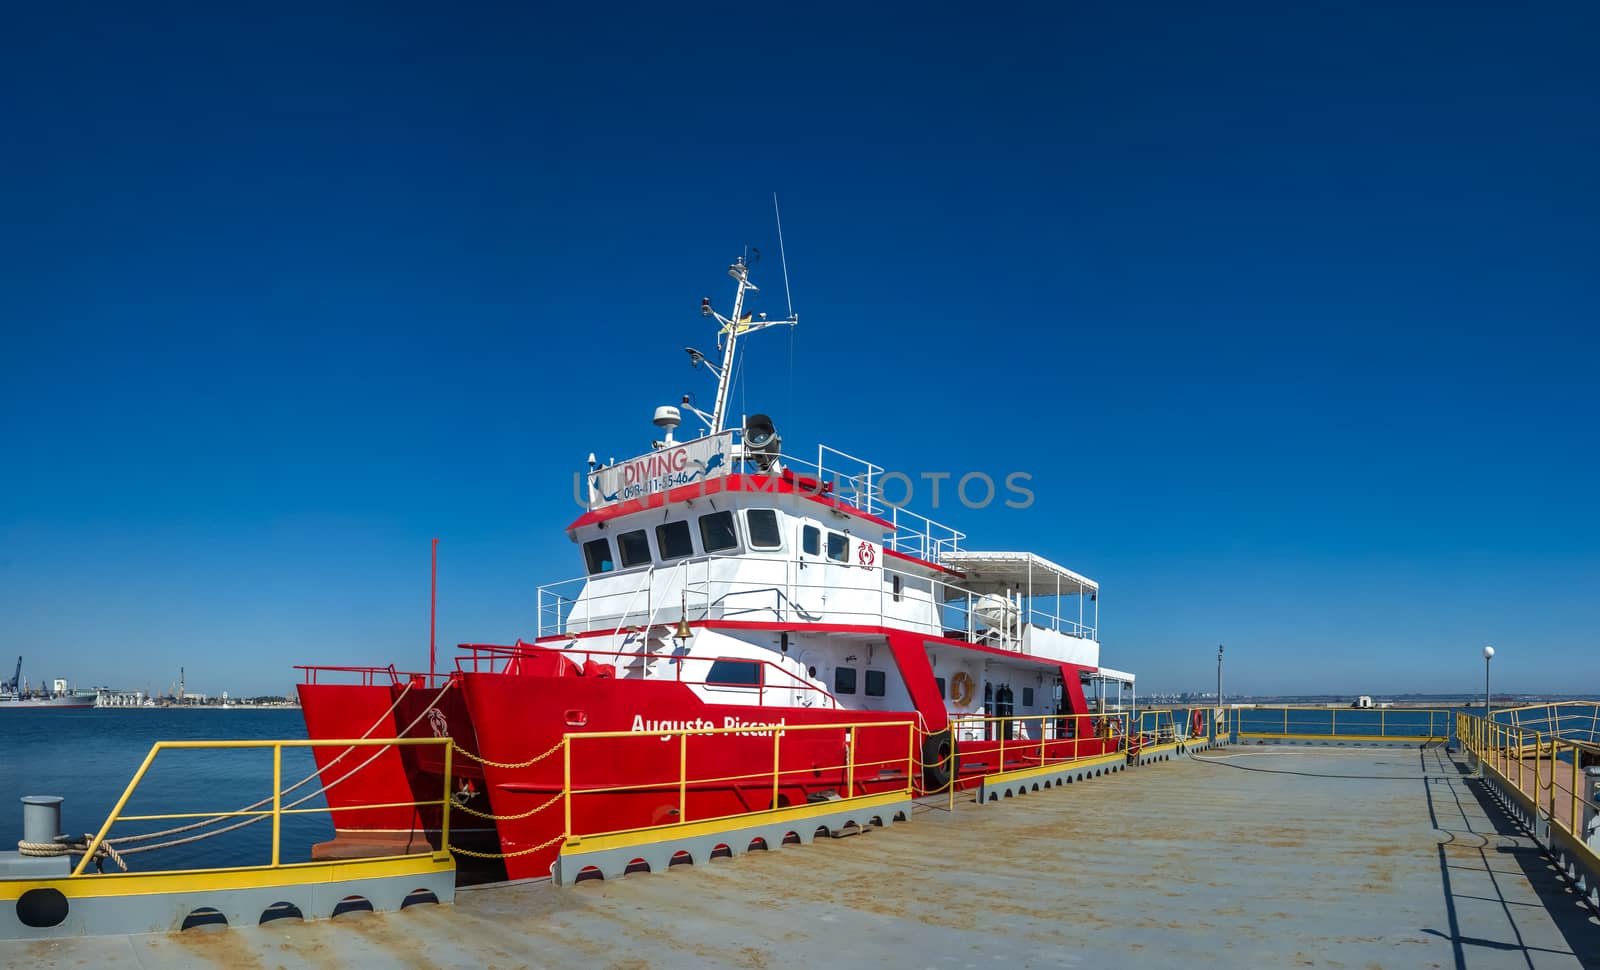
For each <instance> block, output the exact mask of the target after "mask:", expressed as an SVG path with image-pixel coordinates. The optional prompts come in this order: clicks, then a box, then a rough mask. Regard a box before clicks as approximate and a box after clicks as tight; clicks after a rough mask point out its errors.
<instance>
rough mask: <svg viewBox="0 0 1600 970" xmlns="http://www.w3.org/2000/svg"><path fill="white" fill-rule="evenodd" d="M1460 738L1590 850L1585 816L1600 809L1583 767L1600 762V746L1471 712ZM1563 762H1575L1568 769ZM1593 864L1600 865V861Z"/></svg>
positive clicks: (1460, 723)
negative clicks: (1588, 791)
mask: <svg viewBox="0 0 1600 970" xmlns="http://www.w3.org/2000/svg"><path fill="white" fill-rule="evenodd" d="M1496 713H1499V712H1496ZM1456 738H1457V740H1458V741H1459V742H1460V743H1461V746H1462V747H1463V748H1464V749H1465V750H1466V751H1468V752H1469V753H1470V754H1472V756H1473V757H1474V758H1476V759H1477V761H1478V764H1479V766H1480V767H1481V768H1484V769H1486V770H1488V771H1492V772H1493V773H1495V774H1497V775H1499V776H1500V777H1501V778H1502V779H1503V780H1504V781H1505V783H1506V784H1507V785H1508V786H1510V787H1511V788H1513V789H1514V790H1515V791H1516V793H1517V794H1520V795H1521V796H1522V797H1523V798H1524V799H1526V800H1527V801H1528V802H1529V803H1530V805H1531V806H1532V807H1533V810H1534V812H1535V814H1536V815H1539V816H1543V817H1544V818H1545V819H1546V820H1547V821H1548V822H1549V823H1550V825H1551V826H1552V827H1554V828H1556V829H1558V830H1560V831H1562V832H1565V833H1566V835H1567V836H1568V838H1569V839H1570V840H1571V841H1572V843H1574V844H1575V845H1576V846H1583V845H1584V840H1585V834H1584V833H1583V831H1582V828H1583V817H1584V815H1585V813H1586V811H1587V812H1593V811H1596V810H1597V809H1600V804H1597V803H1596V800H1595V799H1594V798H1593V797H1591V796H1590V795H1588V794H1586V793H1585V791H1584V783H1583V779H1584V777H1585V776H1584V772H1583V765H1584V762H1585V761H1588V762H1590V763H1600V744H1592V743H1589V742H1586V741H1577V740H1573V739H1570V738H1561V737H1555V736H1551V735H1549V734H1546V733H1545V732H1543V731H1535V730H1532V729H1529V728H1525V727H1520V726H1517V725H1514V724H1504V723H1501V722H1499V721H1493V720H1485V719H1484V718H1481V717H1478V716H1476V715H1474V714H1466V713H1458V714H1457V715H1456ZM1563 760H1566V761H1567V762H1569V764H1568V766H1567V767H1565V768H1563V767H1562V761H1563ZM1530 761H1531V762H1532V770H1531V771H1530V770H1529V762H1530ZM1546 762H1549V764H1548V767H1546V764H1545V763H1546ZM1563 775H1565V776H1566V777H1565V778H1563V777H1562V776H1563ZM1588 851H1590V855H1591V857H1594V856H1595V854H1594V853H1593V851H1592V850H1588ZM1591 861H1592V862H1595V863H1600V857H1597V858H1592V860H1591Z"/></svg>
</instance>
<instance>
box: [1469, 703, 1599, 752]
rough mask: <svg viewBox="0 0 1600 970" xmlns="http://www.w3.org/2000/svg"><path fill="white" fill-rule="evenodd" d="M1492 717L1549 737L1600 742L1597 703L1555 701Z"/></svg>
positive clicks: (1498, 712) (1516, 709)
mask: <svg viewBox="0 0 1600 970" xmlns="http://www.w3.org/2000/svg"><path fill="white" fill-rule="evenodd" d="M1490 718H1491V720H1494V721H1498V722H1500V723H1503V724H1509V725H1511V726H1513V727H1521V728H1527V729H1529V730H1535V731H1539V732H1542V733H1544V734H1547V735H1555V736H1557V737H1561V738H1567V739H1570V740H1577V741H1588V742H1590V743H1600V703H1596V702H1594V701H1556V702H1553V703H1549V704H1528V705H1523V706H1520V707H1507V708H1501V709H1499V710H1496V711H1494V712H1493V714H1492V715H1491V716H1490Z"/></svg>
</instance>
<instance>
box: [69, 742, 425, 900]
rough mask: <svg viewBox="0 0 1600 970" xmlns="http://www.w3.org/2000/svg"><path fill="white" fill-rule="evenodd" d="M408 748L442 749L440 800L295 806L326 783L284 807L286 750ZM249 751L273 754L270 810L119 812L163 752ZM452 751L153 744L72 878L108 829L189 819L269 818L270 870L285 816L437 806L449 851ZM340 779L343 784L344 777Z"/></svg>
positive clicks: (278, 855) (277, 858) (278, 856)
mask: <svg viewBox="0 0 1600 970" xmlns="http://www.w3.org/2000/svg"><path fill="white" fill-rule="evenodd" d="M411 745H437V746H442V747H443V748H444V783H443V788H442V790H441V794H440V797H439V799H438V800H425V801H415V802H399V803H393V804H387V805H365V804H363V805H349V806H341V807H339V808H332V807H329V806H327V805H322V806H318V807H314V808H298V807H296V806H297V805H299V804H301V803H303V802H305V801H307V800H309V799H310V798H312V797H315V795H317V794H319V793H320V792H321V791H324V790H326V786H327V785H328V783H327V782H326V781H324V788H321V789H318V790H317V791H315V792H312V793H311V794H310V795H307V796H303V797H302V798H300V799H299V800H297V801H296V802H294V803H291V805H290V807H288V808H285V807H284V805H283V796H284V794H285V790H284V787H283V749H284V748H386V747H394V746H411ZM248 748H256V749H261V748H270V749H271V750H272V795H271V799H270V800H271V802H272V807H271V808H270V809H267V808H254V807H252V808H247V809H238V810H234V811H223V812H168V813H164V814H156V815H124V814H123V810H124V809H125V808H127V806H128V802H129V800H130V799H132V798H133V794H134V792H135V791H136V790H137V789H138V787H139V783H140V782H142V781H143V780H144V777H145V775H146V774H147V773H148V772H149V771H150V767H151V765H153V764H154V763H155V760H156V757H157V756H158V755H160V754H161V753H162V752H163V751H180V750H217V749H227V750H240V749H248ZM453 750H454V745H452V744H451V742H450V739H449V738H363V739H357V740H350V741H320V740H319V741H299V740H293V741H157V742H156V743H155V744H153V745H151V747H150V753H149V754H147V755H145V758H144V762H143V763H142V764H140V765H139V770H138V771H136V772H134V775H133V779H132V780H131V781H129V782H128V787H127V788H125V789H123V792H122V797H121V798H119V799H117V803H116V805H115V806H113V807H112V809H111V812H110V814H109V815H107V816H106V820H105V823H104V824H102V825H101V826H100V830H99V831H98V832H96V833H95V835H94V838H93V839H91V840H90V841H89V843H88V844H87V845H86V846H85V847H84V853H83V858H82V859H81V860H80V861H79V862H78V865H77V867H76V868H74V869H73V871H72V875H74V876H81V875H84V874H85V873H84V870H85V869H86V868H87V867H88V865H89V863H90V861H91V860H93V859H94V858H95V857H96V855H97V854H98V853H100V852H101V851H102V848H101V847H102V846H107V845H108V839H107V835H108V834H109V833H110V832H111V829H112V827H113V826H114V825H116V824H117V823H119V822H154V821H180V820H189V819H214V820H216V821H219V822H220V821H224V820H227V819H241V818H242V819H248V820H250V821H248V822H246V823H245V824H252V823H253V822H254V821H255V820H257V819H261V818H267V817H270V818H271V819H272V861H271V863H270V868H280V867H281V866H282V865H283V863H282V851H281V840H282V833H283V816H285V815H308V814H313V813H319V812H328V813H333V812H338V811H348V810H362V809H375V808H396V807H401V806H405V805H412V806H416V807H424V806H440V807H441V808H442V809H443V811H441V813H440V814H441V816H442V821H441V832H440V844H441V845H444V846H447V845H449V844H450V812H449V803H450V791H449V785H450V781H449V779H450V774H451V754H452V752H453ZM359 770H360V767H359V766H357V767H356V768H354V769H352V771H351V773H354V772H355V771H359ZM345 777H348V775H346V776H345ZM340 780H342V778H341V779H340ZM265 801H267V799H262V800H261V801H260V802H257V803H256V804H257V805H260V804H262V803H263V802H265ZM220 834H221V830H214V831H212V832H211V833H210V835H220ZM140 837H145V838H147V837H149V836H148V835H146V836H140ZM199 837H209V836H204V835H199V836H194V837H191V838H199ZM130 838H133V837H130ZM185 841H189V839H186V840H185ZM145 848H148V847H145ZM227 868H238V869H255V868H260V867H259V866H233V867H227Z"/></svg>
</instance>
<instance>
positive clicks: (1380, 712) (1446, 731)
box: [1232, 707, 1455, 742]
mask: <svg viewBox="0 0 1600 970" xmlns="http://www.w3.org/2000/svg"><path fill="white" fill-rule="evenodd" d="M1454 713H1455V712H1454V711H1451V710H1449V709H1446V708H1420V707H1419V708H1409V707H1408V708H1381V707H1380V708H1353V707H1346V708H1339V707H1242V708H1238V709H1236V710H1234V711H1233V712H1232V714H1233V717H1234V722H1235V723H1236V724H1237V726H1238V732H1239V737H1241V738H1294V739H1305V740H1317V739H1321V738H1329V739H1343V740H1351V741H1367V740H1385V741H1395V740H1406V741H1430V742H1431V741H1446V740H1449V736H1450V718H1451V716H1452V715H1453V714H1454Z"/></svg>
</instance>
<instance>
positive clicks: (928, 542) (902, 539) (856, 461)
mask: <svg viewBox="0 0 1600 970" xmlns="http://www.w3.org/2000/svg"><path fill="white" fill-rule="evenodd" d="M723 434H724V435H727V436H728V440H729V448H730V450H731V455H730V458H729V460H728V464H727V466H726V467H725V468H724V469H723V470H722V471H721V472H719V473H718V474H719V475H720V474H725V473H728V472H733V471H735V470H737V468H738V466H740V465H743V466H745V467H744V471H746V472H748V473H756V472H757V468H756V467H755V463H754V459H751V458H741V457H737V456H740V455H742V454H743V453H744V444H743V432H742V431H740V430H739V429H736V428H735V429H730V430H728V431H725V432H723ZM700 440H702V439H691V440H690V441H683V442H678V447H685V446H689V445H692V444H693V443H694V442H695V441H700ZM645 457H649V456H648V454H647V455H642V456H639V457H637V458H630V459H628V461H626V462H621V463H619V464H623V465H626V464H628V463H629V462H634V461H638V460H640V458H645ZM777 457H778V460H779V461H780V462H782V464H783V467H784V468H786V469H788V470H789V471H791V472H793V473H794V474H795V475H797V476H802V477H810V478H815V479H816V480H817V482H818V486H817V487H818V488H825V489H826V492H825V493H824V494H826V496H827V497H828V498H831V499H834V500H836V501H838V502H841V503H843V504H845V505H848V506H850V507H851V508H854V509H858V510H860V511H862V512H866V513H867V514H869V515H876V516H878V517H880V518H884V519H887V520H888V521H889V522H890V523H891V524H892V525H893V526H894V535H893V536H891V537H890V538H889V539H888V540H887V542H886V544H887V546H888V548H890V549H892V550H894V551H895V552H900V553H904V554H905V555H908V556H916V557H917V558H918V559H926V560H928V561H929V562H939V561H940V557H941V556H944V555H946V554H947V553H952V552H958V551H960V549H961V541H962V540H963V539H965V538H966V537H967V534H966V533H965V532H962V531H960V530H958V529H954V528H951V527H950V526H947V525H945V524H943V523H941V522H935V521H934V520H932V519H930V518H928V517H927V516H925V515H922V514H920V513H917V512H910V511H907V510H906V509H904V508H902V507H901V506H899V505H895V504H892V503H890V502H889V501H888V500H887V499H885V497H884V478H885V476H887V475H889V474H890V473H889V472H887V471H885V470H884V468H883V466H881V465H876V464H873V463H872V462H870V461H867V460H866V459H865V458H857V457H856V456H855V455H852V454H849V453H847V452H843V451H840V450H839V449H837V448H830V447H829V446H827V445H818V446H817V460H816V462H814V463H813V462H810V461H807V460H806V459H803V458H799V457H797V456H795V455H787V454H785V455H779V456H777ZM613 467H616V466H607V468H606V469H601V470H600V471H601V472H602V473H605V472H607V471H608V469H610V468H613ZM705 474H706V478H713V477H717V476H715V475H711V474H710V472H709V471H708V472H706V473H705ZM697 480H699V481H705V480H706V479H704V478H703V479H697ZM907 487H908V490H909V483H908V486H907ZM907 497H908V498H909V491H908V495H907ZM600 504H602V505H603V504H609V503H606V502H601V503H600ZM591 506H592V507H598V506H595V505H594V504H593V502H591Z"/></svg>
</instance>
